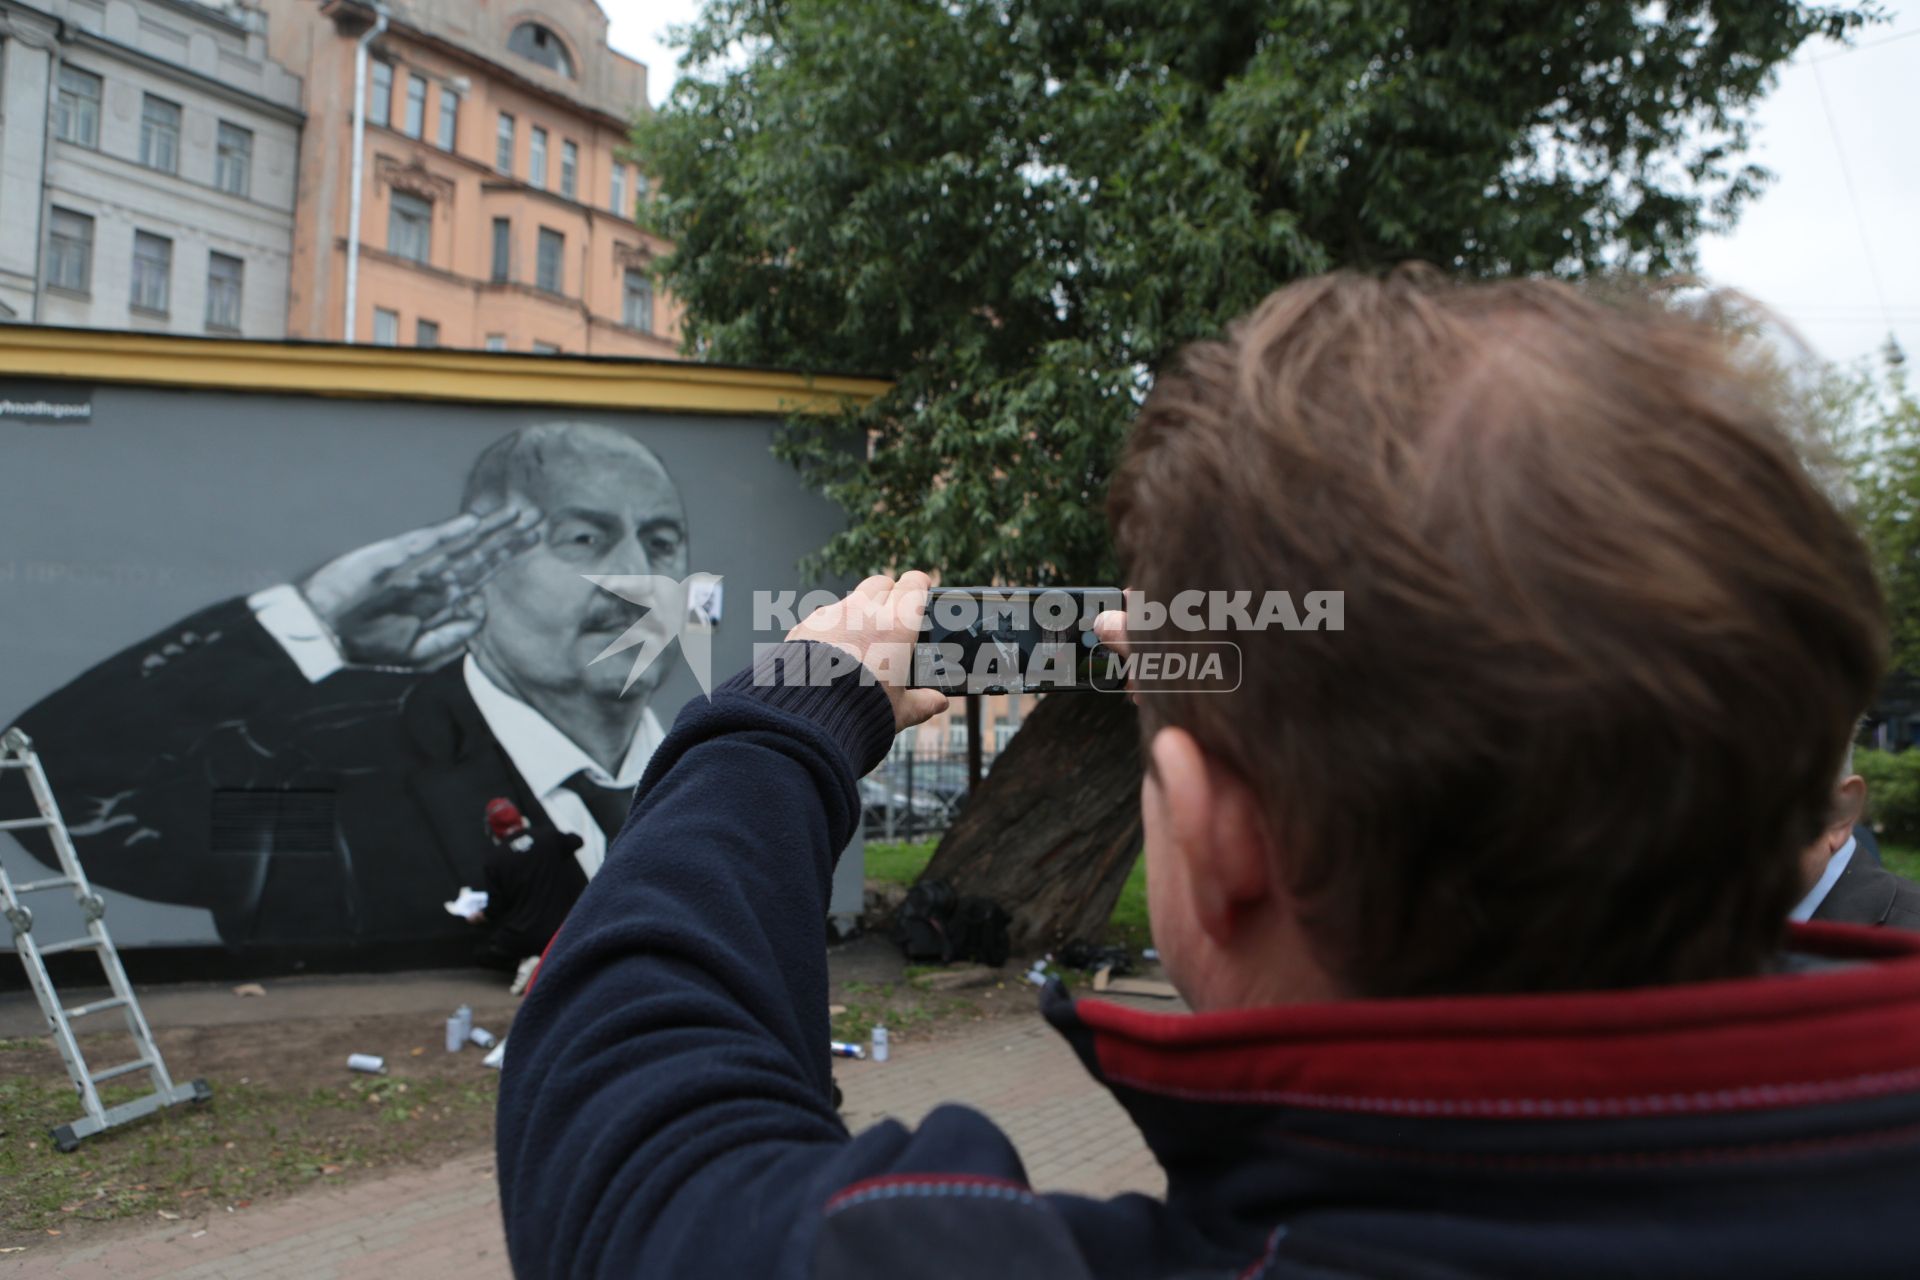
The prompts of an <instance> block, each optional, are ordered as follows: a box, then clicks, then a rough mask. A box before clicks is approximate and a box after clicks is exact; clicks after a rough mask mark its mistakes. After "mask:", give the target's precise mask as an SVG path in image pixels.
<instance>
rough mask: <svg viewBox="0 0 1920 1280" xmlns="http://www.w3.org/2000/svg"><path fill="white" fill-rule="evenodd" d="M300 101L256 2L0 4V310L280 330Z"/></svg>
mask: <svg viewBox="0 0 1920 1280" xmlns="http://www.w3.org/2000/svg"><path fill="white" fill-rule="evenodd" d="M300 102H301V88H300V83H299V81H298V79H297V78H296V77H294V76H293V75H291V74H289V73H288V72H287V70H286V69H285V68H284V67H281V66H279V65H278V64H277V63H275V62H274V61H273V60H272V59H271V58H270V57H269V56H268V53H267V41H266V37H265V34H264V15H263V14H262V13H261V12H260V11H259V10H258V9H256V8H252V7H250V6H247V5H242V4H239V3H196V2H195V0H0V321H11V322H16V323H39V324H50V325H68V326H74V327H80V328H91V329H130V330H136V331H146V332H160V333H195V334H197V333H212V334H226V335H231V336H240V337H249V338H278V337H283V336H284V335H285V333H286V315H287V282H288V278H289V267H290V264H291V260H292V249H293V226H294V198H295V176H296V169H297V160H298V156H299V141H300V129H301V123H302V115H301V110H300Z"/></svg>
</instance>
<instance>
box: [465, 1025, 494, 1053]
mask: <svg viewBox="0 0 1920 1280" xmlns="http://www.w3.org/2000/svg"><path fill="white" fill-rule="evenodd" d="M467 1039H468V1040H471V1041H472V1042H473V1043H474V1044H477V1045H479V1046H480V1047H481V1048H482V1049H491V1048H493V1046H494V1045H495V1044H496V1043H497V1042H498V1041H499V1039H500V1037H498V1036H496V1035H494V1034H493V1032H491V1031H489V1030H487V1029H486V1028H485V1027H475V1028H474V1029H473V1030H471V1031H469V1032H467Z"/></svg>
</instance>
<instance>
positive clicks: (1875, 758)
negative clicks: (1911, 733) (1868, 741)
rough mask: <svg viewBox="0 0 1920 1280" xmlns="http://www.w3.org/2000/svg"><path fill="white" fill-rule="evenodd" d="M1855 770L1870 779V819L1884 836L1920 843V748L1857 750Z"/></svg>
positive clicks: (1907, 842) (1854, 756)
mask: <svg viewBox="0 0 1920 1280" xmlns="http://www.w3.org/2000/svg"><path fill="white" fill-rule="evenodd" d="M1853 770H1854V772H1855V773H1857V774H1859V775H1860V776H1861V777H1863V778H1865V779H1866V780H1867V821H1868V822H1870V823H1871V824H1872V825H1873V829H1874V831H1875V832H1876V833H1877V834H1878V835H1879V836H1880V837H1881V839H1883V840H1890V841H1892V842H1894V843H1895V844H1916V843H1920V751H1900V752H1893V751H1873V750H1866V749H1861V750H1856V751H1855V752H1854V753H1853Z"/></svg>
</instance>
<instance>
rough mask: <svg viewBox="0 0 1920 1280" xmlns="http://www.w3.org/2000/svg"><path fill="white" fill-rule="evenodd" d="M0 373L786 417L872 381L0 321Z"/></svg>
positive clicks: (862, 394) (877, 389)
mask: <svg viewBox="0 0 1920 1280" xmlns="http://www.w3.org/2000/svg"><path fill="white" fill-rule="evenodd" d="M0 377H20V378H51V379H60V380H68V381H87V382H117V383H137V384H141V385H146V386H156V387H202V388H207V389H216V390H221V391H255V392H265V393H283V394H288V395H314V396H350V397H359V398H366V399H383V400H439V401H464V402H468V403H479V404H539V405H568V406H573V407H577V408H583V409H638V410H651V411H653V412H657V413H718V414H787V413H800V412H821V411H828V410H833V409H836V408H840V407H843V406H844V405H846V404H848V403H851V404H853V405H865V404H867V403H869V402H870V401H872V400H874V399H876V398H878V397H879V396H881V395H884V394H885V393H886V391H887V389H888V387H889V386H890V385H891V384H890V383H888V382H885V381H883V380H881V379H878V378H856V377H847V376H844V375H824V376H820V377H813V376H810V375H807V374H801V373H790V372H786V371H783V370H773V369H742V368H736V367H731V366H726V365H704V364H696V363H693V362H682V361H674V360H621V359H580V358H577V357H572V358H570V357H567V356H563V355H562V356H535V355H519V354H515V353H511V352H493V351H486V352H481V351H453V350H445V349H438V350H436V349H421V348H417V347H373V346H351V347H350V346H346V345H343V344H338V343H304V342H256V341H244V340H241V339H237V338H197V337H177V336H172V335H149V334H142V333H110V332H97V331H93V330H85V329H50V328H45V327H39V326H32V325H8V324H0Z"/></svg>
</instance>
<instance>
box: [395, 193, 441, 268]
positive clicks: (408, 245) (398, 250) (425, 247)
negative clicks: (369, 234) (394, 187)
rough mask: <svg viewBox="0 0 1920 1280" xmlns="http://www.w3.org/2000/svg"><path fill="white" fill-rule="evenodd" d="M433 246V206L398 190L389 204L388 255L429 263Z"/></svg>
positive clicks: (426, 201)
mask: <svg viewBox="0 0 1920 1280" xmlns="http://www.w3.org/2000/svg"><path fill="white" fill-rule="evenodd" d="M432 247H433V204H432V202H431V201H428V200H422V199H421V198H420V197H419V196H416V195H414V194H413V193H412V192H409V191H396V192H394V193H393V198H392V199H391V200H390V201H389V202H388V204H387V252H388V253H391V254H393V255H395V256H396V257H401V258H406V259H408V260H410V261H413V262H425V261H426V260H427V254H428V252H429V251H430V250H431V249H432Z"/></svg>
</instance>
